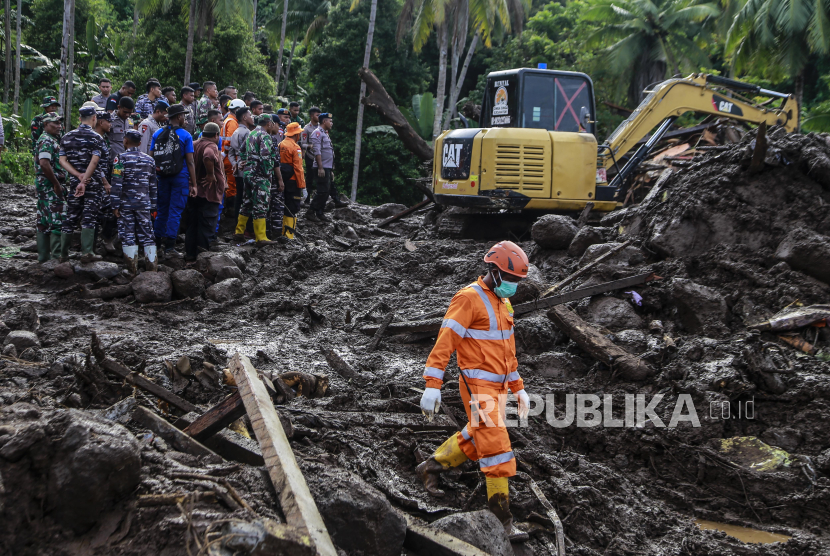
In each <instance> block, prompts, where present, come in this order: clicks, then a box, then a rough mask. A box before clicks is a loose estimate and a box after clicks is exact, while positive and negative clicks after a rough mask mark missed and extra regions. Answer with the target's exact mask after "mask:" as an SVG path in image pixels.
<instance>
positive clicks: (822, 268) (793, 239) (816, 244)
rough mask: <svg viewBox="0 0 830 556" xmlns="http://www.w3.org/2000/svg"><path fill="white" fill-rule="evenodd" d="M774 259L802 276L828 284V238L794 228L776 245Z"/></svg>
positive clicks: (829, 247) (829, 252)
mask: <svg viewBox="0 0 830 556" xmlns="http://www.w3.org/2000/svg"><path fill="white" fill-rule="evenodd" d="M775 257H776V258H778V259H779V260H782V261H785V262H786V263H787V264H789V265H790V266H791V267H792V268H794V269H796V270H800V271H802V272H803V273H804V274H807V275H809V276H812V277H813V278H818V279H819V280H821V281H822V282H825V283H827V284H830V237H827V236H825V235H821V234H818V233H816V232H813V231H810V230H807V229H804V228H796V229H795V230H793V231H791V232H790V233H789V234H788V235H787V237H785V238H784V239H783V240H782V241H781V243H780V244H778V249H776V251H775Z"/></svg>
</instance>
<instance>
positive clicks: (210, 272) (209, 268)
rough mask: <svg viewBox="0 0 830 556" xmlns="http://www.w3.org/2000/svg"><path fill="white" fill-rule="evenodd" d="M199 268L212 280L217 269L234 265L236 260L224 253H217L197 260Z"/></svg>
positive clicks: (217, 271)
mask: <svg viewBox="0 0 830 556" xmlns="http://www.w3.org/2000/svg"><path fill="white" fill-rule="evenodd" d="M198 265H199V270H201V271H202V272H203V273H204V275H205V276H207V277H208V279H210V280H213V279H214V278H216V275H217V274H218V273H219V271H220V270H221V269H223V268H225V267H226V266H233V267H235V266H236V262H235V261H234V260H233V259H231V258H230V257H229V256H228V255H226V254H225V253H219V254H217V255H214V256H213V257H207V258H204V259H199V260H198Z"/></svg>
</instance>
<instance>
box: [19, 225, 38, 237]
mask: <svg viewBox="0 0 830 556" xmlns="http://www.w3.org/2000/svg"><path fill="white" fill-rule="evenodd" d="M36 233H37V230H36V229H35V228H30V227H22V228H18V229H17V235H18V236H24V237H35V234H36Z"/></svg>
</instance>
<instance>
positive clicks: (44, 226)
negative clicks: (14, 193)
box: [35, 133, 66, 235]
mask: <svg viewBox="0 0 830 556" xmlns="http://www.w3.org/2000/svg"><path fill="white" fill-rule="evenodd" d="M60 149H61V145H60V140H59V139H58V138H57V137H55V136H53V135H49V134H48V133H44V134H42V135H41V136H40V139H38V141H37V147H36V148H35V188H36V189H37V229H38V231H39V232H44V233H52V234H56V235H60V233H61V221H62V220H63V199H62V198H61V197H58V194H57V193H55V189H54V187H53V186H52V182H51V181H49V180H48V179H47V178H46V175H45V174H44V173H43V169H42V168H41V167H40V161H41V160H42V159H47V160H49V164H50V165H51V166H52V171H53V172H54V173H55V177H56V178H58V181H59V182H60V183H61V189H63V190H64V191H63V195H66V188H65V187H64V185H63V182H64V180H65V179H66V172H65V171H64V169H63V168H62V167H61V165H60Z"/></svg>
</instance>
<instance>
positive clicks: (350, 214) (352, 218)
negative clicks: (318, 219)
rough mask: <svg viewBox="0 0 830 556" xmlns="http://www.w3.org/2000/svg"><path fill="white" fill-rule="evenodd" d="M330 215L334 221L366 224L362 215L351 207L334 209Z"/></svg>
mask: <svg viewBox="0 0 830 556" xmlns="http://www.w3.org/2000/svg"><path fill="white" fill-rule="evenodd" d="M331 214H332V216H333V217H334V219H335V220H344V221H346V222H351V223H353V224H365V223H366V218H364V217H363V215H362V214H360V213H359V212H357V211H356V210H355V209H353V208H351V207H343V208H339V209H334V210H333V211H332V213H331Z"/></svg>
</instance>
